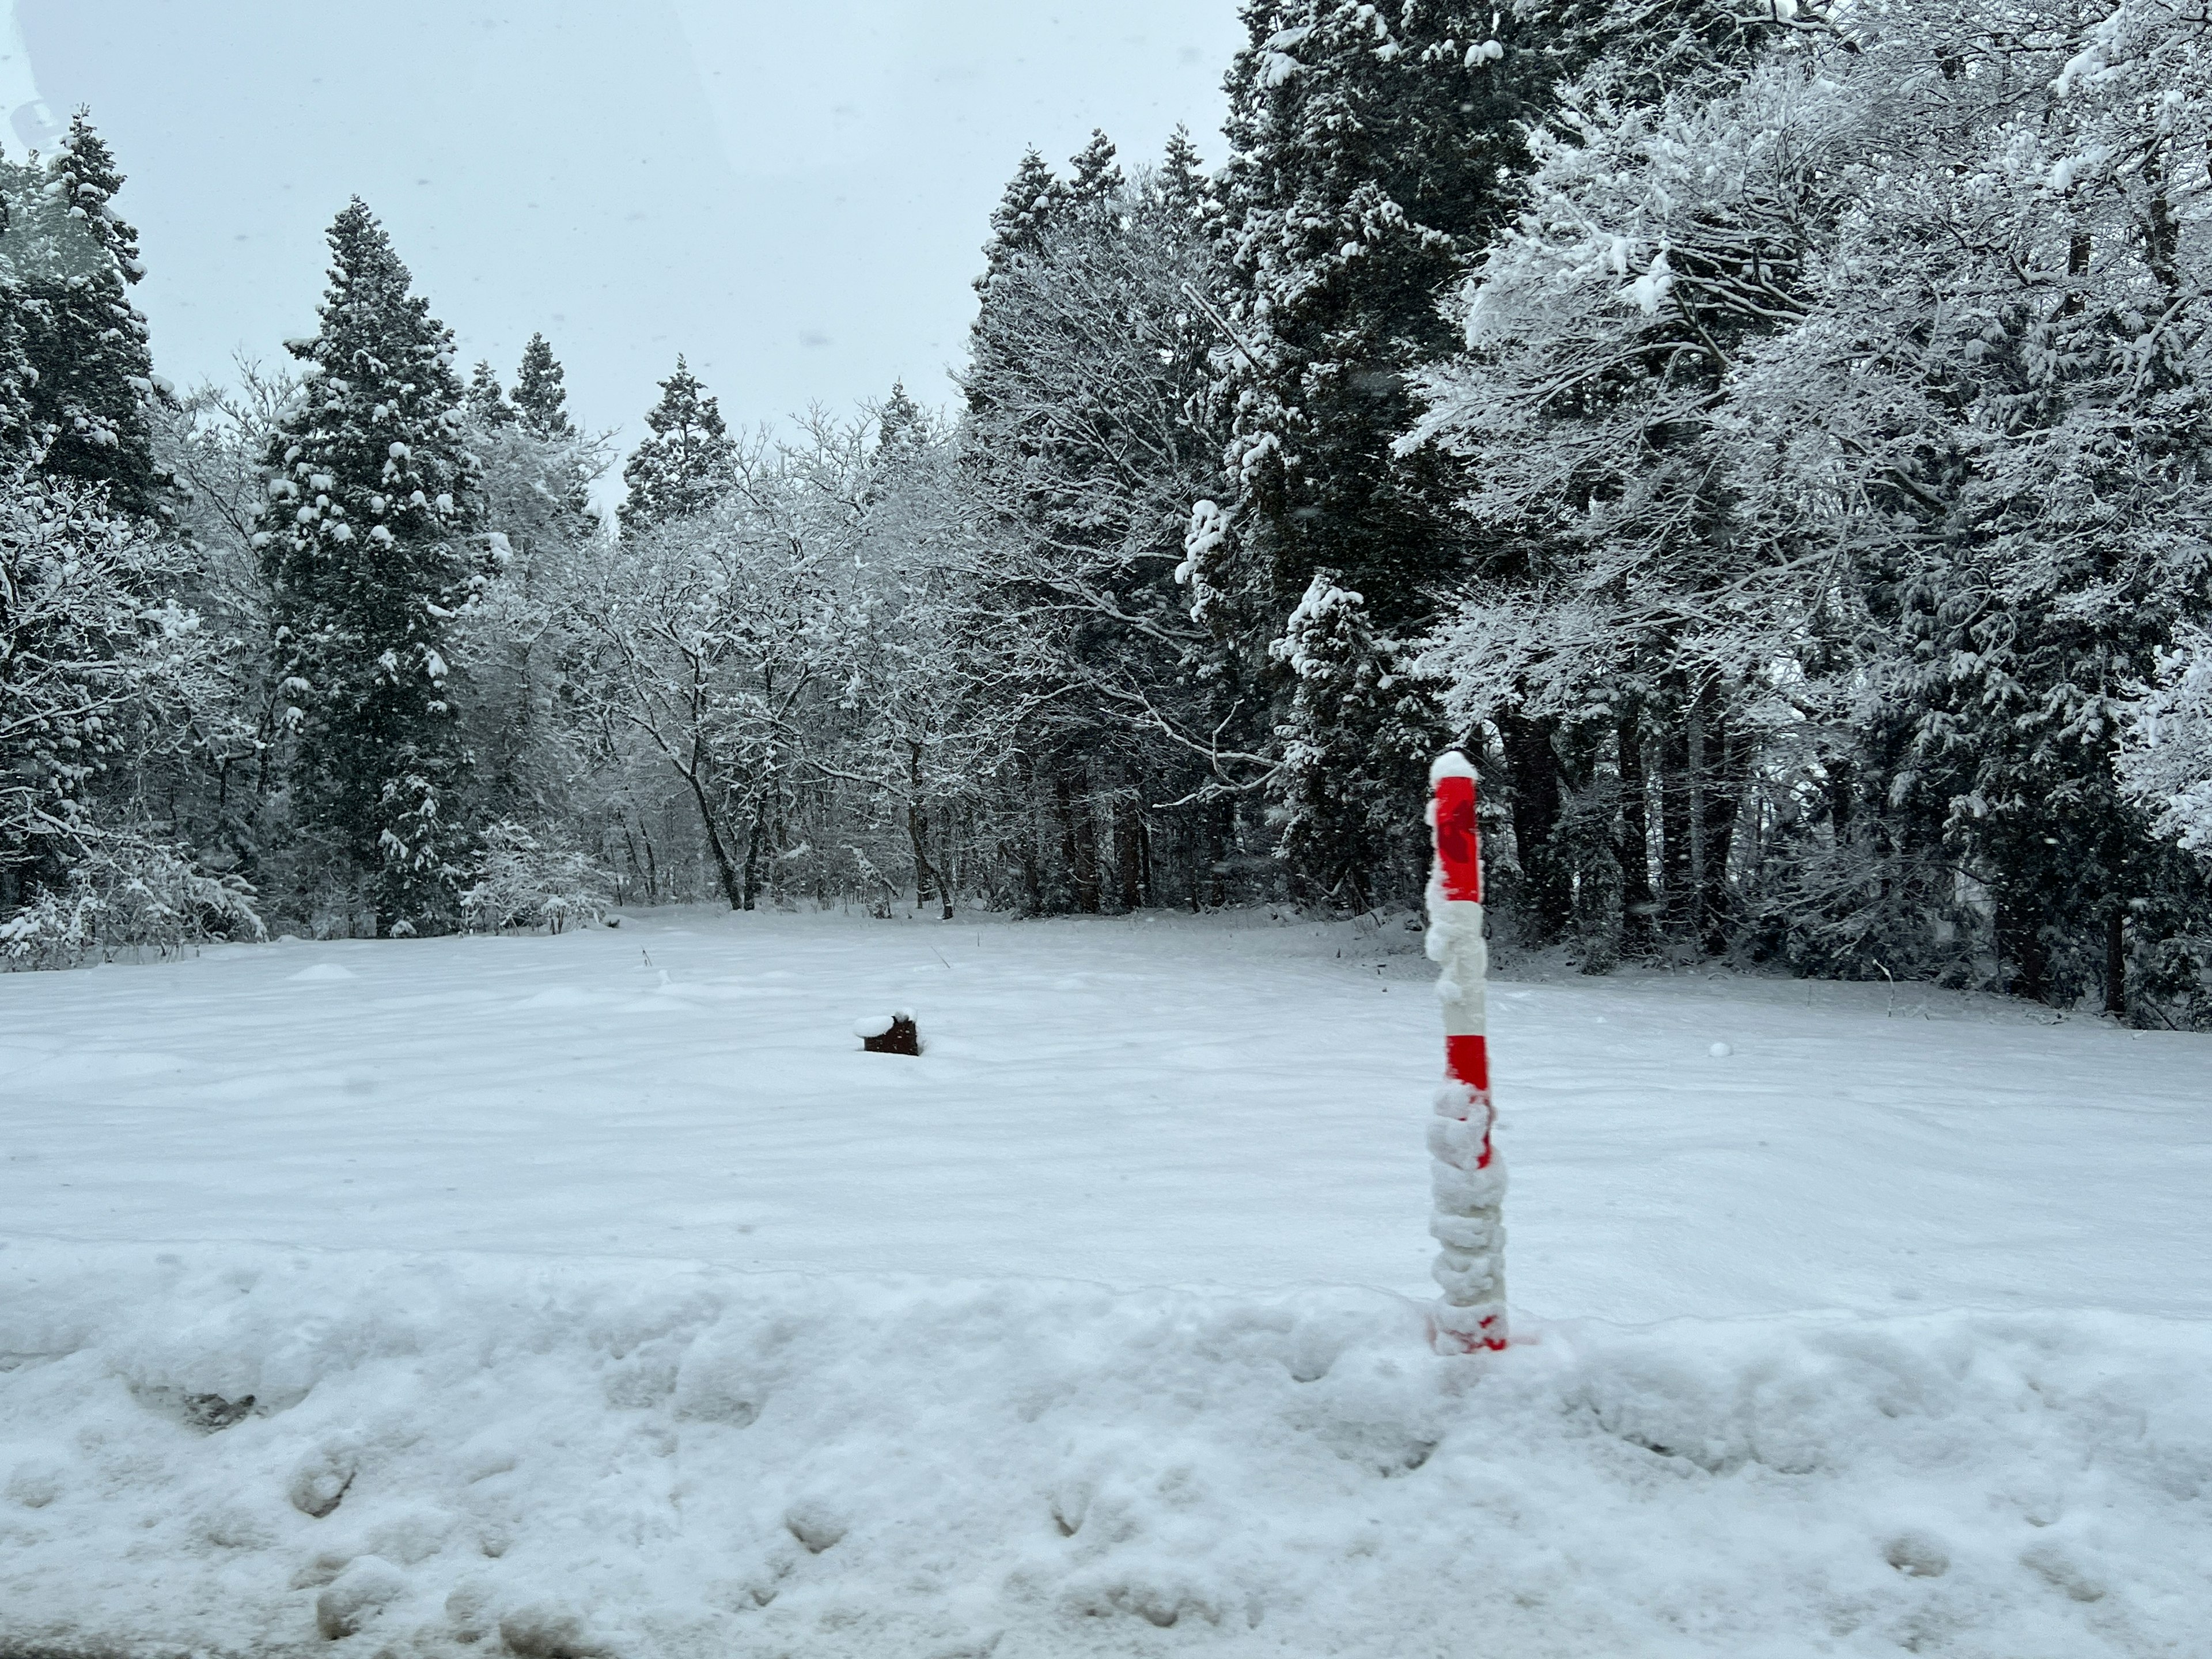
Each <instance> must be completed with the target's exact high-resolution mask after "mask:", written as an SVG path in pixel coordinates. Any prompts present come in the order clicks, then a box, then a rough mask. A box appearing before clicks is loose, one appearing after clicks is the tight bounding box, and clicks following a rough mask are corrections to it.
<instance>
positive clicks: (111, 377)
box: [10, 111, 163, 516]
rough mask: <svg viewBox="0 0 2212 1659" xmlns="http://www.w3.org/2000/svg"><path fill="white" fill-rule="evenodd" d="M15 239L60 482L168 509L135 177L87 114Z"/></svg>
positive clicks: (39, 401)
mask: <svg viewBox="0 0 2212 1659" xmlns="http://www.w3.org/2000/svg"><path fill="white" fill-rule="evenodd" d="M44 173H45V179H44V185H43V188H42V189H41V190H40V191H39V193H38V196H37V197H36V199H35V200H34V201H33V203H31V204H27V205H28V206H29V207H30V212H29V213H28V214H27V216H26V218H27V222H26V223H25V224H23V225H22V226H21V227H20V228H14V229H15V234H14V235H13V236H12V237H11V239H10V240H13V241H15V243H16V245H17V246H18V248H19V249H20V250H21V252H19V255H18V271H19V279H20V281H21V301H22V305H21V315H22V319H23V321H24V324H25V336H26V337H25V349H26V350H25V355H26V357H27V361H28V362H29V365H30V367H31V368H33V370H35V371H36V379H35V380H33V383H32V384H31V386H30V389H29V405H30V407H29V416H30V421H31V423H32V426H33V428H34V429H35V430H36V431H37V433H38V434H39V435H40V441H42V442H43V443H45V444H46V459H45V462H44V471H46V473H47V475H48V476H50V477H60V478H68V479H72V480H75V481H77V482H79V483H88V484H99V485H105V486H106V489H107V494H108V501H109V503H110V505H112V507H116V508H117V509H118V510H119V511H122V512H124V513H130V514H131V515H133V516H151V515H156V514H160V513H161V512H162V510H163V507H162V501H161V479H160V476H159V472H158V470H157V468H156V466H155V460H154V442H153V430H152V404H153V399H154V398H155V395H156V394H155V382H154V371H153V356H152V351H151V349H150V347H149V344H148V341H147V332H146V319H145V318H144V317H143V315H141V314H140V313H139V312H138V310H137V307H134V306H133V305H132V304H131V296H130V289H131V285H132V284H133V283H137V281H138V279H139V278H140V277H141V276H143V274H144V270H145V267H144V266H143V264H141V263H140V260H139V258H138V233H137V231H136V230H134V229H132V228H131V226H130V224H129V223H127V222H125V220H124V219H123V217H122V216H120V215H119V214H118V213H117V212H116V210H115V207H114V200H115V196H116V193H117V192H118V191H119V190H121V188H122V187H123V175H122V173H120V172H119V171H118V170H117V167H116V165H115V158H114V155H113V154H112V152H111V151H110V150H109V149H108V147H107V143H106V140H105V139H103V138H101V137H100V135H99V134H98V133H97V132H95V131H94V130H93V126H92V123H91V120H90V118H88V116H87V115H86V114H85V113H84V112H82V111H79V112H77V114H76V116H75V117H74V118H72V119H71V120H70V127H69V131H68V133H67V134H66V135H65V136H64V137H63V139H62V140H61V143H59V144H58V146H57V147H56V149H55V151H54V154H53V155H52V157H51V158H49V159H48V160H47V161H46V164H45V168H44Z"/></svg>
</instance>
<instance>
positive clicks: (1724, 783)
mask: <svg viewBox="0 0 2212 1659" xmlns="http://www.w3.org/2000/svg"><path fill="white" fill-rule="evenodd" d="M1698 705H1699V720H1698V725H1697V727H1696V728H1695V730H1696V731H1697V732H1698V733H1699V734H1700V735H1701V736H1702V738H1703V740H1704V745H1705V766H1704V767H1703V768H1701V769H1700V771H1699V780H1698V785H1699V788H1698V795H1699V825H1698V829H1699V833H1698V847H1699V860H1700V863H1701V864H1702V866H1703V868H1702V870H1701V872H1700V873H1699V882H1698V939H1699V944H1701V945H1703V946H1704V947H1705V951H1706V953H1707V954H1708V955H1711V956H1718V955H1719V954H1721V952H1723V951H1725V950H1727V949H1728V944H1729V921H1730V920H1731V918H1732V917H1733V915H1734V913H1735V904H1734V902H1733V896H1732V895H1731V894H1730V893H1729V879H1728V874H1729V854H1730V852H1731V851H1732V850H1733V849H1734V848H1735V821H1736V812H1737V809H1738V807H1739V805H1740V804H1741V789H1742V783H1743V780H1742V779H1741V777H1739V776H1738V773H1739V771H1740V770H1741V767H1740V765H1739V762H1740V760H1741V748H1742V745H1741V744H1738V743H1737V742H1736V740H1735V732H1734V731H1732V730H1731V729H1730V727H1729V722H1728V716H1727V714H1725V712H1724V711H1723V708H1722V707H1721V697H1720V691H1719V689H1718V688H1717V686H1711V685H1708V686H1707V687H1706V688H1705V690H1703V691H1700V692H1699V695H1698Z"/></svg>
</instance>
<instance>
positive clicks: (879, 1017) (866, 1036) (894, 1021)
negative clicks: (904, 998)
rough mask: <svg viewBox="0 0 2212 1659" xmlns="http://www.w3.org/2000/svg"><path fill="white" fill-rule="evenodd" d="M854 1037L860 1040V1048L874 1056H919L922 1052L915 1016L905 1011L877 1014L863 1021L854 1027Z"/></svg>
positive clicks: (919, 1031)
mask: <svg viewBox="0 0 2212 1659" xmlns="http://www.w3.org/2000/svg"><path fill="white" fill-rule="evenodd" d="M853 1035H854V1036H856V1037H858V1038H860V1046H861V1047H862V1048H865V1049H866V1050H867V1051H868V1052H869V1053H870V1054H920V1053H921V1030H920V1029H919V1028H917V1027H916V1026H915V1023H914V1016H913V1015H912V1014H910V1013H908V1012H906V1011H905V1010H904V1009H901V1010H899V1011H898V1012H896V1013H890V1014H876V1015H873V1016H872V1017H870V1018H866V1019H864V1020H861V1021H860V1022H858V1023H857V1024H854V1027H853Z"/></svg>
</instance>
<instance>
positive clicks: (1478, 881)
mask: <svg viewBox="0 0 2212 1659" xmlns="http://www.w3.org/2000/svg"><path fill="white" fill-rule="evenodd" d="M1429 787H1430V790H1431V799H1430V802H1429V824H1430V827H1431V829H1432V830H1433V831H1434V832H1435V844H1436V860H1435V862H1434V863H1433V864H1432V865H1431V866H1430V872H1429V936H1428V953H1429V960H1430V961H1431V962H1433V963H1436V964H1437V968H1438V969H1440V970H1441V971H1440V973H1439V975H1438V976H1437V1001H1438V1002H1439V1003H1440V1004H1442V1005H1443V1018H1444V1084H1443V1087H1442V1088H1441V1089H1439V1090H1437V1101H1436V1118H1435V1121H1432V1122H1431V1124H1430V1125H1429V1152H1430V1153H1431V1157H1432V1158H1434V1159H1435V1163H1434V1164H1433V1165H1432V1166H1431V1176H1432V1177H1433V1182H1434V1186H1435V1189H1436V1213H1435V1215H1434V1216H1433V1217H1432V1218H1431V1220H1430V1222H1429V1231H1430V1233H1431V1235H1433V1236H1434V1237H1435V1238H1436V1241H1437V1243H1438V1244H1440V1245H1441V1246H1443V1249H1441V1250H1439V1251H1438V1252H1437V1262H1436V1267H1434V1268H1433V1269H1432V1272H1433V1273H1434V1276H1435V1278H1436V1281H1437V1284H1438V1285H1442V1286H1443V1297H1442V1298H1441V1299H1440V1300H1439V1301H1438V1302H1437V1304H1436V1305H1435V1307H1434V1308H1433V1309H1432V1310H1431V1313H1430V1316H1429V1334H1430V1340H1431V1344H1432V1346H1434V1347H1435V1349H1436V1351H1437V1352H1438V1353H1448V1354H1449V1353H1477V1352H1481V1351H1482V1350H1484V1349H1497V1348H1503V1347H1504V1346H1505V1225H1504V1217H1503V1211H1504V1202H1505V1164H1504V1160H1503V1159H1501V1158H1499V1157H1498V1150H1497V1148H1496V1147H1495V1146H1492V1144H1491V1129H1492V1126H1493V1125H1494V1123H1495V1122H1496V1120H1497V1113H1496V1111H1495V1110H1494V1109H1492V1105H1491V1103H1490V1041H1489V1033H1488V1028H1487V1021H1486V1011H1485V989H1484V984H1485V981H1486V979H1487V978H1488V976H1489V973H1490V947H1489V946H1488V945H1486V944H1485V943H1484V942H1483V937H1482V846H1481V842H1480V836H1478V834H1477V832H1476V829H1475V816H1474V768H1473V767H1472V766H1470V765H1468V762H1467V757H1466V756H1464V755H1462V754H1461V753H1460V752H1459V750H1456V749H1455V750H1449V752H1447V753H1445V754H1443V755H1441V756H1439V757H1437V763H1436V764H1435V765H1434V766H1432V767H1431V768H1430V769H1429Z"/></svg>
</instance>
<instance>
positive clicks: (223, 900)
mask: <svg viewBox="0 0 2212 1659" xmlns="http://www.w3.org/2000/svg"><path fill="white" fill-rule="evenodd" d="M253 897H254V894H253V890H252V888H251V887H249V886H247V885H246V883H244V882H242V881H240V879H238V878H236V877H235V876H211V875H209V874H207V873H206V872H204V871H202V870H200V869H198V868H197V866H194V865H193V864H192V863H191V860H188V859H186V858H185V856H184V855H183V854H180V853H179V852H178V850H177V849H176V848H173V847H170V846H167V845H165V844H164V843H162V842H157V841H152V840H148V839H143V838H139V837H135V836H109V837H103V838H101V839H100V840H99V841H96V842H93V843H92V845H91V846H90V848H89V849H88V852H87V853H86V854H85V856H83V857H82V859H80V860H79V861H78V862H77V863H76V866H75V867H74V868H72V869H71V870H70V874H69V878H68V881H67V883H66V884H64V885H63V886H59V887H46V888H41V889H40V890H38V891H37V892H36V894H35V895H34V896H33V898H32V900H31V902H29V903H27V904H26V905H25V906H23V907H22V908H21V909H19V910H17V911H16V912H15V914H14V915H10V916H9V917H8V918H7V919H6V920H5V921H0V962H4V963H5V965H6V966H7V967H9V968H10V969H27V968H28V969H39V968H67V967H70V966H73V965H75V964H76V963H79V962H82V961H83V960H84V959H85V958H86V957H89V956H92V955H94V954H95V953H100V952H106V953H114V952H118V951H149V950H150V951H155V952H157V953H159V954H161V955H167V954H168V953H169V952H170V951H177V950H180V949H182V948H183V947H184V946H185V945H191V944H197V943H200V942H204V941H207V940H212V939H262V938H264V937H266V932H267V930H266V929H265V928H264V927H263V925H262V921H261V917H260V915H259V914H258V912H257V911H256V909H255V908H254V904H253Z"/></svg>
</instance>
